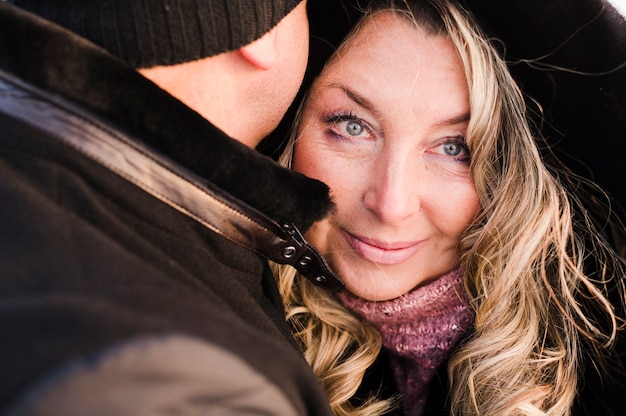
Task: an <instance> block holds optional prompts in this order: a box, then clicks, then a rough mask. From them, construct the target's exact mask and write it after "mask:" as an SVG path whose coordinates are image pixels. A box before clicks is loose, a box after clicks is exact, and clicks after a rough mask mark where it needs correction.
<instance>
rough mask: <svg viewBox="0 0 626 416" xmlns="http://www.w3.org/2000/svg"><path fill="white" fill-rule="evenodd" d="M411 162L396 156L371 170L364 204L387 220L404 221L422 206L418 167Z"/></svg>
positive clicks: (382, 219)
mask: <svg viewBox="0 0 626 416" xmlns="http://www.w3.org/2000/svg"><path fill="white" fill-rule="evenodd" d="M408 165H409V164H408V163H406V162H404V161H401V160H397V159H396V160H390V161H388V162H387V163H384V164H383V163H380V164H378V166H376V167H375V168H374V169H372V170H371V171H370V172H371V173H370V179H369V186H368V187H367V189H366V191H365V195H364V197H363V203H364V205H365V207H366V208H367V209H368V210H370V211H371V212H373V213H374V214H375V215H376V216H377V217H378V218H379V219H380V220H381V221H383V222H385V223H389V224H394V223H400V222H402V221H403V220H405V219H406V218H408V217H410V216H412V215H413V214H414V213H416V212H418V211H419V209H420V198H419V197H418V195H417V194H418V189H417V180H416V177H415V176H416V170H415V169H411V168H410V166H408Z"/></svg>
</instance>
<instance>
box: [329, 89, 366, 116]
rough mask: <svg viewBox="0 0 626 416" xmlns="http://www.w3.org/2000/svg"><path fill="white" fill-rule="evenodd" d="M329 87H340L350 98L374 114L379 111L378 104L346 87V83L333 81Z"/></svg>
mask: <svg viewBox="0 0 626 416" xmlns="http://www.w3.org/2000/svg"><path fill="white" fill-rule="evenodd" d="M328 87H329V88H338V89H340V90H341V91H343V92H344V94H346V95H347V96H348V98H350V99H351V100H352V101H354V102H355V103H357V104H358V105H359V106H361V107H363V108H365V109H366V110H368V111H370V112H372V113H374V114H376V113H377V111H376V106H375V105H374V104H372V102H370V101H369V100H368V99H367V98H365V97H362V96H360V95H359V94H357V93H356V92H354V91H353V90H351V89H350V88H348V87H346V86H345V85H343V84H341V83H338V82H333V83H331V84H328Z"/></svg>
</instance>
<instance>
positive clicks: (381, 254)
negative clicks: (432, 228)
mask: <svg viewBox="0 0 626 416" xmlns="http://www.w3.org/2000/svg"><path fill="white" fill-rule="evenodd" d="M344 235H345V236H346V240H348V242H349V243H350V245H351V246H352V248H354V250H355V251H356V252H357V253H358V254H359V255H360V256H361V257H362V258H363V259H365V260H367V261H369V262H371V263H376V264H379V265H386V266H390V265H394V264H400V263H402V262H404V261H406V260H408V259H409V258H411V257H412V256H413V255H414V254H415V253H416V252H417V251H418V250H419V248H420V246H421V243H422V242H421V241H415V242H402V243H394V244H388V243H384V242H381V241H376V240H373V239H369V238H364V237H358V236H355V235H353V234H350V233H349V232H347V231H344Z"/></svg>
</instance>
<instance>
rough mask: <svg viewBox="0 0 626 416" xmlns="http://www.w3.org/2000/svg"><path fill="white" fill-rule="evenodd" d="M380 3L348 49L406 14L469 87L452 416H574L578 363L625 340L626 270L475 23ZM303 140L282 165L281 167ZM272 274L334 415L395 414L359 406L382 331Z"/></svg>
mask: <svg viewBox="0 0 626 416" xmlns="http://www.w3.org/2000/svg"><path fill="white" fill-rule="evenodd" d="M373 3H375V5H374V6H373V7H372V8H370V9H369V10H368V11H367V12H366V14H365V15H364V17H363V18H362V20H361V21H360V23H359V24H358V25H357V27H356V28H355V29H354V30H353V32H352V36H354V33H358V30H359V28H360V27H361V26H362V25H363V24H365V23H366V22H367V21H368V19H369V18H370V17H371V16H372V15H373V14H374V13H379V12H392V13H397V14H399V15H402V16H405V18H407V19H409V20H410V21H412V22H414V23H415V25H416V26H419V27H420V28H422V29H423V30H426V31H427V32H428V33H429V34H432V35H435V36H436V35H445V36H449V37H450V38H451V39H452V41H453V42H454V44H455V46H456V49H457V51H458V53H459V56H460V57H461V60H462V62H463V65H464V68H465V72H466V76H467V83H468V87H469V95H470V111H471V118H470V121H469V127H468V132H467V144H468V147H469V148H470V152H471V155H472V161H471V172H472V176H473V180H474V183H475V186H476V190H477V192H478V195H479V197H480V201H481V213H480V214H479V216H478V218H477V219H476V220H475V222H474V223H473V224H472V225H471V226H470V227H469V229H468V230H467V231H466V233H465V234H464V235H463V237H462V239H461V241H460V246H461V249H462V250H461V251H462V253H463V254H462V257H461V264H460V265H461V268H462V269H463V270H464V272H465V287H466V291H467V293H468V296H469V299H470V301H471V303H472V306H473V307H474V308H475V311H476V317H475V322H474V327H473V329H472V331H471V334H469V335H468V337H467V339H466V340H465V341H464V342H463V344H462V345H461V346H460V347H458V348H457V349H456V350H455V351H454V352H453V354H452V357H451V358H450V360H449V364H448V372H449V377H450V392H451V403H452V412H453V414H455V415H474V414H476V415H483V416H489V415H493V416H502V415H568V414H570V412H571V409H572V406H573V403H574V400H575V397H576V393H577V389H578V386H579V375H580V371H581V367H582V361H581V360H583V359H590V360H591V359H594V360H597V363H595V365H597V366H601V365H602V362H601V359H600V358H598V357H601V356H602V355H603V354H604V352H605V351H606V349H607V348H609V347H610V346H611V344H612V343H613V342H614V340H615V338H616V334H617V331H618V330H619V329H620V322H621V321H620V319H619V317H618V315H617V314H616V312H615V308H614V306H613V305H612V304H611V302H610V301H609V299H608V297H609V292H610V291H611V290H613V291H615V292H617V294H618V297H619V299H620V300H623V298H624V297H623V293H624V288H623V280H624V267H623V259H620V258H619V256H618V255H617V254H616V253H615V251H613V250H612V249H611V248H610V246H609V245H608V244H607V243H606V242H605V240H604V239H603V238H602V236H601V234H600V232H599V231H598V230H597V229H596V226H595V225H594V223H593V221H592V220H591V218H590V216H589V215H588V214H586V212H587V211H585V210H584V208H583V207H582V206H581V204H580V203H579V202H578V201H577V199H576V198H575V196H574V195H573V193H572V192H570V191H568V188H567V184H566V183H565V182H566V177H567V175H566V174H565V173H564V172H557V170H556V169H552V170H550V169H549V168H548V167H547V166H546V164H545V163H544V162H543V160H542V158H541V155H540V154H539V152H538V149H537V143H536V139H535V138H534V137H533V135H532V134H531V131H530V128H529V124H528V121H527V119H526V109H525V104H524V99H523V96H522V93H521V92H520V90H519V89H518V87H517V86H516V84H515V82H514V81H513V79H512V78H511V76H510V74H509V71H508V69H507V66H506V63H505V62H503V60H502V59H501V58H500V57H499V55H498V53H497V51H496V50H495V48H494V47H493V45H492V44H491V43H490V41H489V40H488V39H487V38H486V37H485V36H484V35H483V34H482V33H481V31H480V30H479V29H478V28H477V27H476V25H475V24H474V23H473V22H472V21H471V20H470V19H469V18H468V17H467V15H468V14H467V12H465V11H464V10H462V9H461V8H460V7H459V6H458V5H455V4H453V3H451V2H450V1H447V0H430V1H424V0H422V1H419V2H418V1H415V2H411V3H410V4H409V2H407V1H400V0H399V1H384V2H376V1H374V2H373ZM349 41H350V37H348V39H347V40H346V41H345V42H344V44H343V45H342V46H340V48H339V49H338V51H337V52H336V54H335V56H337V55H340V54H341V52H342V50H344V48H346V47H348V46H346V45H349ZM331 61H332V58H331ZM295 140H296V134H294V135H293V137H292V138H291V140H290V143H289V144H288V146H287V149H286V150H285V152H284V154H283V155H282V158H281V163H283V164H284V165H285V166H289V162H290V160H291V155H292V152H293V146H294V143H295ZM590 259H591V260H590ZM275 267H276V273H277V276H278V277H277V279H278V283H279V287H280V291H281V293H282V296H283V299H284V302H285V306H286V310H287V319H288V321H289V322H290V323H291V325H292V328H293V329H294V333H295V336H296V339H297V340H298V341H299V343H300V345H301V346H302V349H303V351H304V354H305V357H306V359H307V360H308V362H309V363H310V365H311V366H312V368H313V370H314V372H315V373H316V374H317V376H318V377H319V379H320V380H321V383H322V385H323V386H324V388H325V389H326V391H327V393H328V395H329V398H330V402H331V406H332V408H333V410H334V411H335V413H336V414H337V415H368V416H369V415H378V414H383V413H385V412H386V411H388V410H389V409H390V408H391V407H393V406H394V405H395V403H394V400H393V399H385V400H383V399H378V398H377V397H375V396H374V397H371V398H366V400H364V401H362V402H360V403H356V404H355V403H353V400H351V399H353V396H354V395H355V393H356V392H357V389H358V387H359V385H360V384H361V381H362V379H363V376H364V374H365V371H366V370H367V368H368V367H370V366H371V365H372V363H373V362H374V361H375V359H376V357H377V356H378V354H379V352H380V349H381V339H380V336H379V334H378V333H377V331H376V330H375V329H374V328H373V327H371V326H370V325H369V324H367V323H366V322H364V321H363V320H362V319H360V318H359V317H357V316H355V315H353V314H352V313H351V312H350V311H348V310H346V309H345V308H344V307H343V306H342V305H341V304H340V303H339V301H338V300H337V299H336V298H335V297H334V296H333V295H332V294H330V293H328V292H325V291H324V290H322V289H319V288H318V287H316V286H314V285H312V284H310V283H309V282H308V281H307V280H306V279H303V278H300V277H299V276H297V275H296V273H295V271H294V270H293V269H291V268H288V267H282V266H275ZM611 287H612V288H613V289H611ZM616 306H618V307H620V308H621V307H623V305H622V304H620V305H616Z"/></svg>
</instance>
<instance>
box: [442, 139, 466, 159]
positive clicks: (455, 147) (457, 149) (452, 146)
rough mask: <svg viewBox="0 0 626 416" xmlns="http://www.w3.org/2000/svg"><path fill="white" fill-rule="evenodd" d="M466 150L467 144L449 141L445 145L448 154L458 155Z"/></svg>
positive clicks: (444, 148)
mask: <svg viewBox="0 0 626 416" xmlns="http://www.w3.org/2000/svg"><path fill="white" fill-rule="evenodd" d="M464 150H465V146H463V145H462V144H461V143H456V142H449V143H446V144H444V145H443V151H444V152H445V153H446V154H447V155H448V156H458V155H460V154H461V152H463V151H464Z"/></svg>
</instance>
